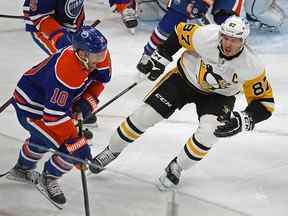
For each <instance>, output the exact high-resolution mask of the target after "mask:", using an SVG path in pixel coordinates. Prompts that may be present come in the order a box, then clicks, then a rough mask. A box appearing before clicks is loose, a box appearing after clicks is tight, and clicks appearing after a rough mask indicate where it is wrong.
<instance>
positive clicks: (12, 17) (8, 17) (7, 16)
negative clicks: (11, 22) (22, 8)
mask: <svg viewBox="0 0 288 216" xmlns="http://www.w3.org/2000/svg"><path fill="white" fill-rule="evenodd" d="M0 17H1V18H7V19H24V16H17V15H7V14H0Z"/></svg>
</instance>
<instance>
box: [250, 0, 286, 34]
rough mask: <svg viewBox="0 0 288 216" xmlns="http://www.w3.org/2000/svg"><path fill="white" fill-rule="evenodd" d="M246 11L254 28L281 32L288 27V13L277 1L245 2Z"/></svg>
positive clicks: (254, 0) (258, 0) (252, 0)
mask: <svg viewBox="0 0 288 216" xmlns="http://www.w3.org/2000/svg"><path fill="white" fill-rule="evenodd" d="M245 11H246V17H247V19H248V20H249V22H250V24H251V26H252V27H254V28H258V29H261V30H268V31H281V30H284V28H285V26H286V28H287V27H288V26H287V23H288V17H287V13H285V12H284V10H283V8H281V3H278V2H276V0H245Z"/></svg>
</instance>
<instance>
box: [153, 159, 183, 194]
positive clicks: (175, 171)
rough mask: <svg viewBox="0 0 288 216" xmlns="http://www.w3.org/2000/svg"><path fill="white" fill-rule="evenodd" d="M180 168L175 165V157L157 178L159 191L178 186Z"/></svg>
mask: <svg viewBox="0 0 288 216" xmlns="http://www.w3.org/2000/svg"><path fill="white" fill-rule="evenodd" d="M181 172H182V168H181V167H180V166H179V164H178V163H177V157H175V158H174V159H173V160H172V161H171V162H170V163H169V164H168V166H167V167H166V168H165V171H164V173H163V174H162V175H161V176H160V177H159V182H158V184H157V187H158V188H159V190H161V191H166V190H170V189H171V188H174V187H176V186H177V185H178V184H179V180H180V176H181Z"/></svg>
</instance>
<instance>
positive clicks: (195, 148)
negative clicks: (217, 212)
mask: <svg viewBox="0 0 288 216" xmlns="http://www.w3.org/2000/svg"><path fill="white" fill-rule="evenodd" d="M248 35H249V27H248V26H247V25H246V23H245V22H244V21H243V20H242V19H241V18H240V17H236V16H232V17H230V18H228V19H227V20H226V21H225V22H224V23H223V24H221V26H219V25H216V24H209V25H206V26H198V25H196V24H187V23H179V24H178V25H177V26H176V29H175V31H174V32H173V33H172V34H171V35H170V36H169V38H168V39H167V40H166V41H165V42H164V43H163V44H162V45H160V46H159V47H158V49H157V50H155V51H154V53H153V54H152V56H151V60H150V61H149V62H148V63H147V65H146V68H144V69H145V71H143V73H145V74H147V76H148V78H149V79H151V80H156V79H157V78H158V77H159V76H160V75H161V74H162V73H163V72H164V70H165V66H166V65H167V64H169V63H170V62H171V61H172V56H173V55H174V54H175V53H176V52H177V51H178V50H179V49H180V48H182V47H183V48H185V49H186V51H185V52H184V53H183V54H182V56H181V57H180V58H179V59H178V62H177V66H176V67H175V68H174V69H172V70H170V71H169V72H168V73H166V74H165V75H164V76H163V77H162V79H161V80H160V81H159V82H158V83H157V84H156V85H155V87H154V88H153V89H152V90H151V91H150V93H148V95H147V96H146V98H145V100H144V102H145V104H144V105H142V106H141V107H139V108H138V109H137V110H136V111H134V112H133V113H132V114H131V115H130V116H128V117H127V118H126V119H125V120H124V121H123V122H122V123H121V124H120V126H119V127H118V128H117V130H116V131H115V132H114V133H113V135H112V137H111V139H110V142H109V145H108V146H107V147H106V148H105V149H104V150H103V151H102V152H101V153H100V154H98V155H97V156H96V157H94V159H93V162H94V163H95V164H96V165H98V166H99V168H98V169H95V168H93V167H90V169H91V171H92V172H94V173H99V172H100V171H102V170H103V169H104V167H105V166H106V165H107V164H109V163H110V162H111V161H113V160H114V159H115V158H116V157H117V156H118V155H119V154H120V153H121V152H122V150H123V149H124V148H125V147H127V146H128V144H129V143H132V142H134V141H135V140H136V139H137V138H139V137H140V136H141V135H142V134H143V133H144V132H145V131H146V130H147V129H148V128H150V127H152V126H154V125H155V124H156V123H158V122H160V121H162V120H163V119H167V118H169V117H170V116H171V115H172V114H173V113H174V112H175V110H177V109H181V108H182V107H184V106H185V105H186V104H189V103H194V104H195V105H196V111H197V115H198V120H199V125H198V128H197V129H196V131H194V133H193V134H192V135H191V137H188V138H187V141H186V143H185V144H184V145H183V147H182V149H181V150H180V152H179V153H178V155H177V156H176V157H175V158H174V159H172V160H171V161H170V163H169V164H168V166H167V167H166V168H165V170H164V172H163V174H162V175H161V176H160V178H159V181H160V183H161V184H160V186H161V187H160V188H161V189H167V188H170V187H173V186H176V185H178V184H179V180H180V175H181V172H182V171H183V170H187V169H189V168H190V167H192V166H193V165H194V164H195V163H197V162H198V161H200V160H201V159H203V158H204V157H205V156H206V155H207V153H208V152H209V150H210V149H211V148H212V146H213V145H214V144H215V143H216V141H218V139H219V137H229V136H233V135H236V134H237V133H239V132H241V131H252V130H253V128H254V126H255V124H257V123H259V122H261V121H264V120H266V119H268V118H269V117H270V116H271V114H272V112H273V109H274V99H273V96H272V88H271V86H270V84H269V83H268V79H267V76H266V69H265V67H264V66H263V64H262V63H261V61H260V59H259V58H258V57H257V55H256V54H255V53H254V52H253V51H252V50H251V48H250V47H249V46H248V45H247V44H246V39H247V37H248ZM242 88H243V92H244V94H245V96H246V100H247V104H248V105H247V107H246V108H245V109H244V110H242V111H235V110H234V103H235V100H236V98H235V96H236V95H237V94H238V93H239V92H240V90H241V89H242Z"/></svg>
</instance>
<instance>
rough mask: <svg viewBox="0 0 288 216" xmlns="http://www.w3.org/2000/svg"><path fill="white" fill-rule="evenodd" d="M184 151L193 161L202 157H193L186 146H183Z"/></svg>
mask: <svg viewBox="0 0 288 216" xmlns="http://www.w3.org/2000/svg"><path fill="white" fill-rule="evenodd" d="M184 151H185V153H186V155H187V156H188V157H189V158H190V159H191V160H195V161H200V160H201V159H202V158H198V157H194V156H193V155H192V154H191V153H190V152H189V150H188V149H187V146H186V145H185V146H184Z"/></svg>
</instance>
